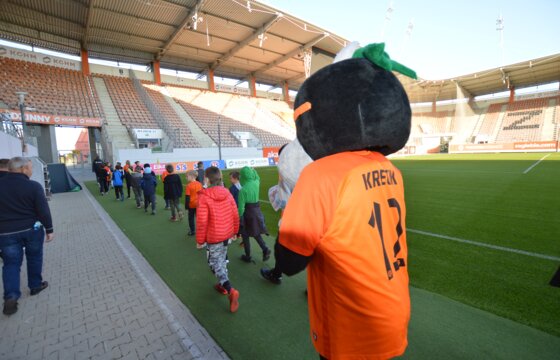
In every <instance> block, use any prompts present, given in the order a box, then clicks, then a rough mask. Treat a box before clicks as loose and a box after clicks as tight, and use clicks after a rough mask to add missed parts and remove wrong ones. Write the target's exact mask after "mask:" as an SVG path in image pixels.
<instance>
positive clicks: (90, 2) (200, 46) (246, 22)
mask: <svg viewBox="0 0 560 360" xmlns="http://www.w3.org/2000/svg"><path fill="white" fill-rule="evenodd" d="M0 38H3V39H6V40H12V41H17V42H21V43H27V44H30V45H34V46H38V47H43V48H47V49H52V50H56V51H61V52H65V53H69V54H74V55H78V54H79V52H80V49H81V48H85V49H87V50H88V52H89V55H90V56H91V57H96V58H101V59H107V60H115V61H124V62H131V63H136V64H148V63H150V62H151V61H153V60H160V65H161V67H163V68H170V69H176V70H184V71H191V72H197V73H200V74H201V75H203V74H205V73H206V72H207V71H208V70H209V69H212V70H214V75H215V76H221V77H228V78H235V79H247V78H248V77H249V76H251V75H253V76H254V77H255V78H256V81H257V82H259V83H263V84H271V85H280V84H281V83H282V82H284V81H287V82H288V84H289V87H290V88H291V89H296V90H297V89H298V88H299V86H300V85H301V83H302V82H303V81H304V80H305V72H304V65H303V52H304V50H306V49H310V48H313V51H314V52H316V53H321V54H323V55H325V56H326V57H327V58H328V57H334V54H336V53H337V52H338V51H339V50H340V49H342V48H343V47H344V45H345V43H346V42H347V40H345V39H344V38H342V37H340V36H337V35H335V34H332V33H329V32H328V31H327V30H324V29H321V28H319V27H317V26H315V25H312V24H310V23H308V22H306V21H304V20H301V19H298V18H296V17H294V16H292V15H290V14H286V13H282V12H281V11H279V10H277V9H274V8H272V7H270V6H268V5H266V4H261V3H259V2H257V1H245V0H119V1H115V0H0ZM434 66H436V65H434ZM399 78H400V79H401V82H402V83H403V84H404V85H405V88H406V89H407V92H408V94H409V97H410V100H411V102H413V103H417V102H431V101H441V100H451V99H456V98H457V97H458V92H457V88H458V87H459V88H461V89H462V90H461V91H462V93H463V94H465V96H479V95H486V94H491V93H495V92H500V91H505V90H507V89H508V86H514V87H515V88H518V89H519V88H523V87H528V86H534V85H539V84H544V83H548V82H554V81H559V80H560V55H553V56H549V57H544V58H540V59H535V60H532V61H526V62H523V63H519V64H514V65H508V66H504V67H503V68H496V69H492V70H487V71H482V72H479V73H475V74H469V75H464V76H459V77H456V78H454V79H446V80H437V81H431V80H423V79H420V80H419V81H416V80H411V79H408V78H405V77H401V76H399Z"/></svg>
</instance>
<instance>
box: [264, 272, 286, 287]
mask: <svg viewBox="0 0 560 360" xmlns="http://www.w3.org/2000/svg"><path fill="white" fill-rule="evenodd" d="M261 276H262V277H263V278H265V279H266V280H268V281H270V282H271V283H273V284H276V285H280V284H282V276H280V277H276V276H274V274H273V273H272V270H269V269H265V268H262V269H261Z"/></svg>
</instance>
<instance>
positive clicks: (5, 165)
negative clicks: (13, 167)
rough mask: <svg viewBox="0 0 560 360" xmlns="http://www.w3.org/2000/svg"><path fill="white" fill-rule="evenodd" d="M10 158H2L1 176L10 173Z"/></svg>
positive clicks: (0, 161)
mask: <svg viewBox="0 0 560 360" xmlns="http://www.w3.org/2000/svg"><path fill="white" fill-rule="evenodd" d="M9 162H10V159H0V178H3V177H4V176H6V175H8V163H9Z"/></svg>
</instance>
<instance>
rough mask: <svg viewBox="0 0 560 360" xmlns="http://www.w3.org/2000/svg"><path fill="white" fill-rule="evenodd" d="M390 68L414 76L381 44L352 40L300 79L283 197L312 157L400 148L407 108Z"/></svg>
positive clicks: (283, 163) (283, 166)
mask: <svg viewBox="0 0 560 360" xmlns="http://www.w3.org/2000/svg"><path fill="white" fill-rule="evenodd" d="M392 71H396V72H399V73H401V74H403V75H406V76H408V77H411V78H414V79H416V73H415V72H414V71H413V70H410V69H409V68H407V67H405V66H403V65H401V64H399V63H397V62H396V61H393V60H391V59H390V57H389V55H388V54H387V53H386V52H385V44H370V45H368V46H365V47H363V48H360V47H359V45H358V43H356V42H352V43H350V44H349V45H348V46H347V47H346V48H344V49H343V50H342V51H341V52H340V53H339V54H338V55H337V56H336V58H335V60H334V63H333V64H331V65H329V66H326V67H324V68H322V69H320V70H319V71H317V72H316V73H315V74H313V75H312V76H311V77H310V78H308V79H307V80H306V81H305V82H304V83H303V85H302V86H301V87H300V89H299V92H298V94H297V96H296V100H295V103H294V120H295V123H296V130H297V138H296V139H295V140H294V141H292V142H291V143H289V144H288V146H287V147H286V148H285V150H284V151H283V153H282V154H281V155H280V162H279V173H280V179H281V181H284V183H285V184H282V183H281V184H280V188H282V187H283V186H282V185H284V188H287V190H286V192H287V194H286V196H284V198H285V200H287V198H288V197H289V194H290V193H291V191H292V190H293V188H294V186H295V183H296V181H297V179H298V177H299V174H300V172H301V170H302V169H303V168H304V167H305V166H306V165H307V164H309V163H310V162H311V161H313V160H317V159H320V158H322V157H325V156H329V155H333V154H336V153H339V152H343V151H355V150H366V149H367V150H372V151H377V152H380V153H381V154H383V155H389V154H392V153H395V152H397V151H398V150H400V149H402V148H403V146H404V145H405V144H406V142H407V140H408V137H409V135H410V127H411V110H410V104H409V101H408V97H407V95H406V92H405V91H404V89H403V86H402V85H401V83H400V82H399V80H398V79H397V77H396V76H395V75H394V74H393V73H392ZM302 150H304V152H302ZM284 206H285V202H284ZM282 207H283V206H282Z"/></svg>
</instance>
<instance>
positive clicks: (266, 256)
mask: <svg viewBox="0 0 560 360" xmlns="http://www.w3.org/2000/svg"><path fill="white" fill-rule="evenodd" d="M270 254H271V251H270V249H266V250H265V251H263V261H266V260H268V259H270Z"/></svg>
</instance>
